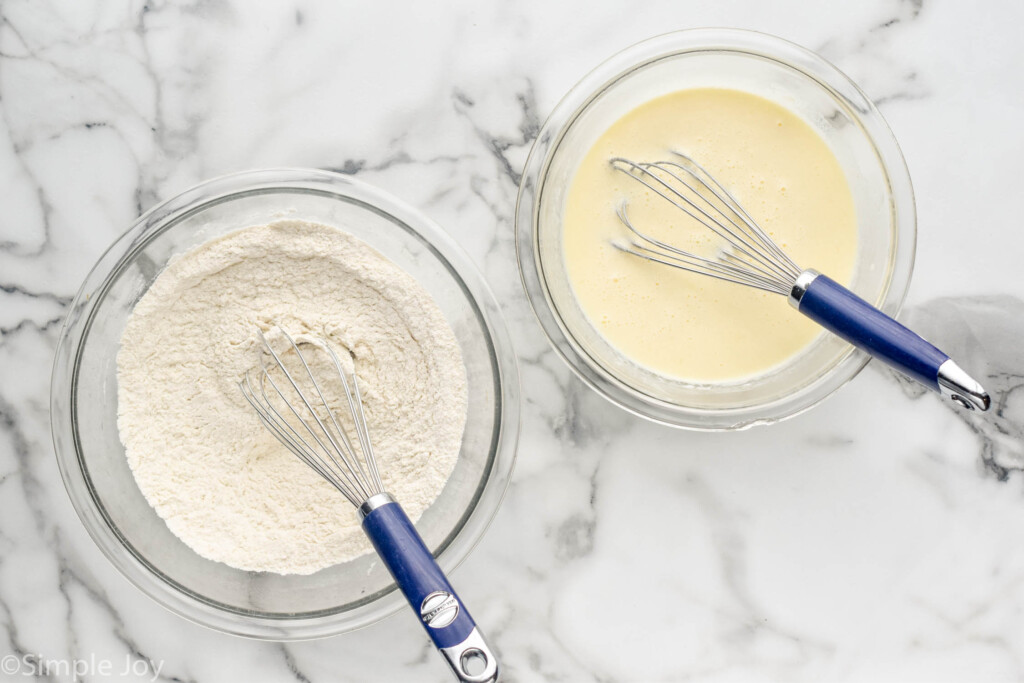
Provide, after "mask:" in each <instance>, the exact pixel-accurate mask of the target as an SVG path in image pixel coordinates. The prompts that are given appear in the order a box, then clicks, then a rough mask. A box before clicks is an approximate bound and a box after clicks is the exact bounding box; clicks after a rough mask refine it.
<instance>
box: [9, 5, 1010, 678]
mask: <svg viewBox="0 0 1024 683" xmlns="http://www.w3.org/2000/svg"><path fill="white" fill-rule="evenodd" d="M1022 19H1024V7H1022V6H1021V5H1020V4H1019V3H1014V2H1009V1H1005V2H996V3H989V4H983V5H965V4H953V3H933V2H924V3H922V2H920V0H918V1H910V2H901V1H898V0H871V1H869V2H866V3H856V4H849V3H847V4H825V3H818V4H814V3H811V4H808V3H802V2H798V1H797V0H783V1H782V2H778V3H758V2H753V1H751V0H743V1H741V2H737V3H731V4H730V3H721V4H715V5H706V4H698V3H689V2H686V3H673V2H667V1H661V0H652V2H648V3H644V4H643V5H637V4H636V3H622V2H598V3H586V2H581V1H579V0H573V1H571V2H566V3H548V4H546V5H542V4H535V3H528V2H524V3H517V4H504V3H503V4H497V3H495V4H485V3H471V2H468V0H467V1H465V2H446V3H444V4H442V5H435V4H433V3H417V4H407V5H404V6H401V7H399V8H393V7H391V6H389V5H383V4H382V5H367V4H365V3H364V4H362V5H355V4H347V3H330V2H326V1H325V0H293V1H291V2H283V3H270V2H253V3H242V2H237V1H235V0H196V1H191V2H190V1H187V0H150V1H148V2H142V1H134V2H133V1H128V0H114V1H112V2H79V1H77V0H5V1H4V2H2V3H0V178H2V179H3V183H2V188H3V189H2V190H0V192H2V196H3V208H4V210H3V211H2V212H0V664H2V658H3V657H7V656H14V657H15V658H16V660H17V661H18V662H20V664H19V666H20V667H21V668H20V669H19V670H18V671H13V670H4V673H3V676H6V678H4V679H3V680H13V681H17V680H26V676H28V675H29V674H30V673H32V672H30V671H28V666H29V665H30V664H31V662H37V663H39V662H40V661H41V660H45V661H46V662H49V663H50V664H51V666H50V673H49V675H46V672H45V671H36V672H35V673H38V674H39V675H38V676H37V678H39V679H40V680H51V681H65V680H72V678H71V677H69V676H64V675H63V674H62V671H61V670H60V668H59V667H60V665H61V663H62V662H71V661H79V660H82V661H84V660H89V658H93V659H94V660H102V661H109V662H110V663H111V666H112V668H113V671H112V673H111V674H110V675H109V676H107V677H106V678H104V676H102V675H95V673H94V675H92V676H91V677H85V678H82V680H90V681H91V680H124V681H149V680H159V681H192V682H195V683H208V682H209V683H212V682H216V683H231V682H232V681H299V682H303V683H305V682H310V683H320V682H326V681H335V680H346V681H425V680H429V681H439V682H440V681H444V680H447V679H446V675H447V674H446V672H445V670H444V668H443V665H442V664H441V663H440V661H438V660H437V658H436V656H435V655H434V654H433V653H432V652H431V649H430V647H429V646H428V644H427V643H426V642H424V639H423V638H422V634H421V633H420V631H419V626H418V625H417V624H416V623H414V621H413V620H412V619H407V618H405V617H406V616H407V615H405V614H400V615H396V616H395V617H392V618H390V619H388V620H386V621H385V622H383V623H380V624H377V625H375V626H373V627H370V628H367V629H364V630H362V631H359V632H356V633H351V634H348V635H345V636H342V637H337V638H332V639H328V640H323V641H315V642H308V643H294V644H288V645H281V644H274V643H260V642H253V641H246V640H241V639H237V638H233V637H230V636H226V635H221V634H218V633H213V632H209V631H207V630H205V629H203V628H201V627H198V626H195V625H193V624H190V623H188V622H186V621H184V620H182V619H180V618H179V617H177V616H175V615H173V614H170V613H168V612H166V611H165V610H163V609H162V608H160V607H159V606H157V605H156V604H154V603H152V602H151V601H150V600H149V599H148V598H146V597H145V596H143V595H142V594H141V593H139V592H137V591H136V590H135V589H134V588H132V587H131V586H130V585H129V584H127V583H126V582H125V581H124V580H123V579H122V578H121V577H120V576H119V575H118V574H117V573H116V572H115V570H114V569H113V568H112V567H111V566H110V565H109V564H108V563H107V562H106V560H105V559H104V558H103V556H102V555H101V553H100V551H99V550H98V549H97V548H96V547H95V546H94V545H93V543H92V541H91V540H90V538H89V537H88V535H87V534H86V532H85V530H84V529H83V527H82V525H81V524H80V522H79V521H78V519H77V517H76V516H75V513H74V511H73V510H72V508H71V505H70V503H69V501H68V500H67V496H66V494H65V491H64V489H63V486H62V484H61V482H60V477H59V474H58V472H57V467H56V463H55V462H54V458H53V453H52V447H51V444H50V435H49V426H48V414H47V413H48V384H49V371H50V365H51V362H52V355H53V349H54V346H55V343H56V338H57V335H58V332H59V326H60V323H61V321H62V319H63V315H64V313H65V312H66V310H67V309H68V307H69V305H70V301H71V298H72V297H73V295H74V293H75V291H76V289H77V287H78V285H79V283H80V282H81V280H82V279H83V278H84V276H85V274H86V273H87V272H88V270H89V268H90V267H91V266H92V264H93V263H94V262H95V261H96V259H97V258H98V257H99V255H100V254H101V253H102V251H103V250H104V249H105V248H106V246H107V245H108V244H109V243H110V242H111V241H112V240H113V239H114V238H115V237H116V236H117V235H118V234H120V233H121V232H122V231H123V230H124V229H126V228H127V227H128V226H129V225H130V224H131V223H132V222H133V221H134V219H135V218H136V217H137V216H138V215H139V214H140V213H141V212H143V211H144V210H146V209H147V208H149V207H150V206H152V205H153V204H154V203H156V202H158V201H159V200H161V199H164V198H167V197H170V196H172V195H174V194H176V193H178V192H180V191H182V190H184V189H185V188H187V187H188V186H190V185H192V184H194V183H196V182H198V181H200V180H202V179H204V178H207V177H211V176H215V175H218V174H221V173H226V172H230V171H235V170H242V169H245V168H254V167H262V166H286V165H287V166H310V167H320V168H328V169H333V170H337V171H339V172H341V173H347V174H352V175H355V176H358V177H360V178H363V179H365V180H367V181H369V182H372V183H375V184H378V185H380V186H382V187H384V188H385V189H387V190H389V191H391V192H393V193H395V194H397V195H399V196H401V197H403V198H404V199H406V200H407V201H408V202H410V203H412V204H414V205H416V206H418V207H420V208H421V209H423V210H424V211H425V212H426V213H428V214H429V215H431V216H432V217H433V218H434V219H435V220H436V221H437V222H439V223H440V224H441V225H443V226H444V227H445V228H446V229H447V230H448V231H449V232H450V233H451V234H452V235H453V236H454V237H455V238H456V239H457V240H458V241H459V242H460V243H461V244H462V245H463V246H464V248H465V249H466V250H467V251H468V252H469V253H470V254H471V256H472V257H473V258H474V260H475V261H476V263H477V264H478V265H479V266H480V269H481V270H482V272H484V273H485V275H486V278H487V279H488V281H489V284H490V285H491V287H492V288H493V289H494V291H495V293H496V295H497V296H498V298H499V299H500V300H501V301H502V302H503V303H504V304H505V306H506V315H507V318H508V323H509V327H510V328H511V329H512V332H513V336H514V343H515V345H516V348H517V351H518V355H519V359H520V364H521V374H522V380H523V399H524V422H523V436H522V439H521V446H520V457H519V461H518V464H517V470H516V474H515V477H514V479H513V483H512V486H511V489H510V491H509V493H508V495H507V498H506V501H505V503H504V506H503V508H502V510H501V512H500V513H499V515H498V517H497V519H496V520H495V522H494V525H493V527H492V529H491V530H490V532H489V533H488V535H487V536H486V537H485V539H484V541H483V542H482V543H481V545H480V547H479V548H477V549H476V550H475V551H474V553H473V554H472V555H471V556H470V558H469V560H468V561H467V562H466V563H465V564H464V565H463V566H462V567H461V568H460V569H459V570H458V571H457V572H456V573H455V575H454V577H453V580H454V581H455V582H456V583H457V585H458V586H459V589H460V592H461V593H462V595H463V597H464V598H465V599H466V601H467V603H469V604H471V605H473V608H474V616H475V617H476V618H477V620H478V621H479V622H480V623H481V624H486V625H487V631H488V633H489V635H490V637H491V638H492V639H493V641H494V644H495V645H496V647H497V648H498V649H499V651H500V653H501V656H502V658H503V661H504V664H505V668H506V671H507V674H508V676H507V680H509V681H541V680H546V681H602V682H606V683H612V682H616V683H617V682H623V683H625V682H630V681H679V680H700V681H724V680H744V681H747V680H753V681H765V680H780V681H790V680H803V681H889V680H893V681H940V680H947V681H1013V680H1021V679H1022V678H1024V635H1022V634H1024V628H1022V619H1024V617H1022V615H1024V544H1021V543H1020V542H1019V541H1020V539H1021V538H1022V536H1024V514H1022V511H1024V490H1022V482H1024V445H1022V444H1024V426H1022V425H1024V394H1022V391H1021V387H1022V386H1024V378H1022V377H1024V369H1022V368H1024V350H1022V349H1024V347H1022V344H1021V340H1022V339H1024V323H1022V322H1021V321H1022V320H1024V315H1022V314H1024V303H1022V302H1024V278H1022V277H1021V274H1020V260H1021V254H1022V253H1024V237H1022V236H1021V234H1022V233H1021V231H1020V230H1019V228H1018V226H1017V224H1016V222H1017V216H1016V213H1017V212H1016V210H1015V206H1014V205H1013V204H1012V200H1013V198H1015V197H1016V196H1017V195H1018V194H1019V192H1018V191H1017V189H1016V183H1017V180H1016V179H1017V178H1018V177H1019V175H1020V174H1019V171H1018V165H1019V159H1020V158H1021V156H1022V155H1024V136H1022V135H1021V134H1020V130H1019V124H1020V121H1021V120H1024V101H1022V99H1021V96H1020V93H1021V92H1024V75H1022V73H1021V71H1020V69H1019V68H1018V65H1019V64H1021V63H1024V45H1022V44H1021V41H1020V40H1019V35H1018V34H1019V30H1018V28H1017V27H1019V26H1020V25H1021V23H1022ZM707 25H732V26H739V27H745V28H754V29H759V30H764V31H767V32H771V33H775V34H779V35H782V36H784V37H787V38H790V39H792V40H794V41H796V42H799V43H801V44H803V45H806V46H808V47H810V48H812V49H815V50H818V51H819V52H821V53H822V54H823V55H824V56H825V57H826V58H828V59H829V60H831V61H833V62H834V63H836V64H837V65H838V66H839V67H840V68H841V69H842V70H844V71H846V72H847V73H848V74H849V75H850V76H851V77H852V78H854V79H855V80H856V81H857V82H858V83H860V84H861V85H862V87H863V88H864V90H865V91H866V92H867V93H868V95H869V96H871V97H872V98H873V99H874V100H875V101H876V102H878V103H879V104H880V106H881V108H882V111H883V113H884V114H885V115H886V117H887V119H888V120H889V122H890V124H891V125H892V126H893V129H894V132H895V133H896V137H897V138H898V139H899V140H900V142H901V144H902V146H903V149H904V152H905V154H906V156H907V160H908V164H909V166H910V170H911V175H912V177H913V178H914V181H915V187H916V191H917V198H918V208H919V213H920V215H919V226H920V239H919V248H918V260H917V265H916V272H915V277H914V283H913V286H912V288H911V292H910V297H909V301H908V307H907V309H906V311H905V314H904V316H905V319H906V320H909V321H910V322H911V323H912V324H913V325H914V326H916V327H917V328H918V329H919V330H920V331H921V332H922V333H923V334H925V336H928V337H930V338H932V339H934V340H936V341H941V344H940V345H941V346H942V347H943V348H944V349H945V350H946V351H947V352H949V353H950V354H952V355H953V356H954V357H956V358H957V359H958V360H959V361H960V362H961V364H963V365H964V366H965V367H971V368H976V369H978V371H979V374H980V375H982V376H983V377H984V379H985V381H986V383H987V386H988V388H989V389H990V391H991V392H992V394H993V398H994V400H995V404H994V409H993V410H992V412H990V413H988V414H985V415H978V414H964V413H961V412H957V411H956V410H954V409H952V408H951V407H950V406H948V405H946V404H944V403H942V402H941V401H940V400H939V399H938V398H937V397H936V396H933V395H931V394H925V393H923V392H922V391H920V390H919V389H918V388H917V387H916V386H914V385H912V384H910V383H908V382H906V381H904V380H902V379H900V378H898V377H896V376H895V375H893V374H892V373H891V372H889V371H887V370H885V369H882V368H879V367H877V366H876V365H875V364H872V365H870V366H869V367H868V369H867V370H865V371H864V372H863V373H861V375H860V376H858V377H857V378H856V379H855V380H854V381H853V382H852V383H850V384H849V385H848V386H846V387H844V388H843V389H842V390H841V391H840V392H838V393H837V394H836V395H835V396H833V397H831V398H830V399H829V400H828V401H826V402H825V403H824V404H822V405H821V406H819V407H818V408H816V409H815V410H813V411H811V412H809V413H807V414H805V415H802V416H799V417H797V418H795V419H793V420H790V421H787V422H785V423H783V424H780V425H777V426H774V427H772V428H768V429H757V430H753V431H748V432H743V433H737V434H691V433H680V432H677V431H674V430H671V429H668V428H664V427H659V426H656V425H653V424H648V423H646V422H642V421H638V420H636V419H634V418H631V417H630V416H628V415H626V414H625V413H624V412H623V411H621V410H619V409H617V408H615V407H614V406H612V405H610V404H608V403H606V402H605V401H603V400H602V399H601V398H599V397H597V396H596V395H595V394H594V393H593V392H592V391H590V390H589V389H588V388H587V387H585V386H584V385H583V384H582V383H581V382H579V381H578V380H577V379H576V378H575V377H574V376H572V375H571V374H570V373H569V371H568V370H567V369H566V368H565V367H564V365H563V364H562V363H561V362H560V361H559V359H558V358H557V357H556V356H555V354H554V352H553V351H551V349H550V347H549V346H548V344H547V343H546V341H545V340H544V339H543V338H542V335H541V332H540V329H539V327H538V326H537V325H536V323H535V322H534V320H533V318H532V314H531V313H530V311H529V308H528V306H527V304H526V302H525V299H524V297H523V295H522V292H521V288H520V284H519V278H518V273H517V271H516V266H515V260H514V245H513V237H512V217H513V213H514V204H515V197H516V191H517V184H518V181H519V178H520V172H521V168H522V167H523V164H524V162H525V159H526V155H527V154H528V151H529V147H530V144H531V143H532V141H533V139H534V137H535V136H536V135H537V132H538V129H539V126H540V123H541V121H542V120H543V118H544V117H545V116H546V114H547V112H548V111H550V109H551V108H552V107H553V106H554V104H555V103H556V102H557V100H558V98H559V97H560V96H561V95H562V94H563V93H564V92H565V91H566V90H567V89H568V88H569V87H570V86H571V85H572V84H573V83H574V82H575V81H576V80H577V79H578V78H579V77H581V76H582V75H583V74H584V73H585V72H586V71H587V70H588V69H590V68H591V67H593V66H594V65H596V64H597V63H598V62H600V61H601V60H603V59H604V58H606V57H607V56H608V55H610V54H611V53H612V52H614V51H615V50H618V49H620V48H623V47H625V46H627V45H629V44H631V43H633V42H636V41H638V40H640V39H643V38H646V37H648V36H651V35H655V34H657V33H661V32H664V31H666V30H670V29H676V28H685V27H689V26H707ZM638 501H643V505H642V506H640V505H638V504H637V503H638ZM125 670H127V673H126V675H124V676H121V675H120V673H121V672H122V671H125Z"/></svg>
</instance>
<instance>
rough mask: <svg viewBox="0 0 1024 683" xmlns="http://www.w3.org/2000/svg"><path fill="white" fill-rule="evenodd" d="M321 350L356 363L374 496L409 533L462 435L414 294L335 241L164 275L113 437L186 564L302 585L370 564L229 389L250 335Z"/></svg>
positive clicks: (375, 261) (122, 380)
mask: <svg viewBox="0 0 1024 683" xmlns="http://www.w3.org/2000/svg"><path fill="white" fill-rule="evenodd" d="M273 324H279V325H280V326H281V327H283V328H285V329H287V330H289V331H290V332H292V333H295V334H299V335H301V334H310V335H317V336H320V337H324V338H326V339H327V341H328V342H329V343H330V344H331V345H333V346H335V347H336V348H339V349H347V350H348V351H349V352H351V354H352V357H353V359H354V367H355V371H356V375H357V377H358V380H359V383H360V389H361V390H362V393H363V401H364V406H365V411H366V416H367V422H368V426H369V430H370V433H371V437H372V439H373V446H374V453H375V455H376V457H377V461H378V463H379V467H380V473H381V478H382V480H383V483H384V487H385V490H387V491H389V492H390V493H392V494H393V495H394V496H395V498H396V499H397V500H398V501H399V502H401V504H402V506H403V507H404V508H405V510H406V512H407V513H408V515H409V517H410V518H411V519H413V520H416V519H418V518H419V517H420V516H421V515H422V513H423V511H424V510H425V509H426V508H427V507H428V506H429V505H430V504H431V503H432V502H433V501H434V500H435V499H436V498H437V496H438V494H439V493H440V492H441V489H442V488H444V484H445V482H446V481H447V479H448V477H449V476H450V475H451V472H452V470H453V469H454V466H455V462H456V460H457V458H458V454H459V447H460V445H461V441H462V432H463V428H464V426H465V421H466V371H465V367H464V366H463V364H462V355H461V351H460V348H459V344H458V341H457V340H456V338H455V335H454V333H453V332H452V329H451V327H450V326H449V325H448V322H447V321H446V320H445V318H444V315H443V313H442V312H441V310H440V309H439V308H438V306H437V304H436V303H435V302H434V301H433V299H432V298H431V297H430V295H429V294H428V293H427V291H426V290H425V289H424V288H423V287H422V286H421V285H420V284H419V283H418V282H416V280H415V279H414V278H413V277H412V276H411V275H409V274H408V273H406V272H405V271H403V270H401V269H400V268H399V267H398V266H396V265H395V264H393V263H391V262H390V261H388V260H387V259H385V258H384V257H383V256H382V255H381V254H380V253H378V252H377V251H376V250H374V249H373V248H372V247H370V246H369V245H367V244H366V243H365V242H363V241H361V240H359V239H357V238H355V237H353V236H352V235H350V234H348V233H346V232H343V231H341V230H339V229H337V228H333V227H330V226H326V225H319V224H315V223H308V222H304V221H280V222H276V223H272V224H270V225H265V226H254V227H248V228H244V229H241V230H238V231H235V232H232V233H229V234H227V235H224V236H222V237H219V238H216V239H214V240H211V241H209V242H207V243H205V244H202V245H200V246H198V247H196V248H194V249H192V250H191V251H189V252H187V253H185V254H183V255H181V256H179V257H177V258H176V259H175V260H173V261H172V262H171V263H170V264H169V265H168V266H167V268H166V269H165V270H164V272H163V273H161V274H160V276H159V277H157V279H156V280H155V281H154V282H153V284H152V286H151V287H150V288H149V290H148V291H147V292H146V293H145V295H144V296H143V297H142V298H141V300H140V301H139V303H138V304H137V305H136V307H135V309H134V311H133V312H132V315H131V317H130V318H129V320H128V323H127V325H126V327H125V331H124V334H123V335H122V337H121V348H120V351H119V353H118V357H117V365H118V429H119V431H120V436H121V441H122V443H123V444H124V446H125V451H126V454H127V458H128V464H129V465H130V467H131V469H132V472H133V474H134V476H135V480H136V482H137V483H138V485H139V488H140V489H141V491H142V493H143V495H144V496H145V497H146V500H147V501H149V503H150V505H152V506H153V508H154V509H155V510H156V512H157V513H158V514H159V515H160V517H162V518H163V519H164V520H165V521H166V523H167V526H168V527H169V528H170V530H171V531H172V532H173V533H174V534H175V535H177V536H178V537H179V538H180V539H181V540H182V541H184V542H185V543H186V544H187V545H188V546H190V547H191V548H192V549H193V550H195V551H196V552H197V553H198V554H199V555H201V556H203V557H206V558H208V559H210V560H215V561H218V562H223V563H225V564H228V565H230V566H233V567H237V568H239V569H245V570H251V571H269V572H277V573H281V574H309V573H312V572H315V571H317V570H319V569H323V568H325V567H328V566H331V565H333V564H337V563H339V562H345V561H347V560H351V559H354V558H355V557H358V556H359V555H362V554H364V553H366V552H369V551H370V550H371V546H370V544H369V542H368V541H367V539H366V538H365V535H364V534H363V532H362V529H361V528H360V522H359V519H358V515H357V513H356V511H355V509H354V508H353V507H352V505H351V504H350V503H349V502H348V501H347V500H346V499H345V498H344V497H343V496H342V495H341V494H340V493H339V492H338V491H337V490H335V489H334V488H333V487H332V486H330V485H329V484H328V483H327V482H325V481H324V480H322V479H321V478H320V477H319V476H318V475H317V474H316V473H315V472H313V471H312V470H311V469H310V468H309V467H307V466H306V465H305V464H304V463H302V462H301V461H300V460H299V459H298V458H296V457H295V456H294V455H293V454H291V453H290V452H289V451H288V450H286V449H285V448H284V447H283V446H282V445H281V444H279V443H278V442H277V441H276V440H275V439H274V437H273V436H272V435H271V434H270V433H269V432H268V431H267V430H266V429H264V428H263V426H262V425H261V424H260V422H259V419H258V417H257V416H256V414H255V412H254V411H253V410H252V408H251V407H250V406H249V405H248V404H247V403H246V401H245V399H244V398H243V396H242V394H241V392H240V391H239V388H238V384H237V383H238V381H239V380H240V379H241V378H242V377H243V376H244V374H245V372H246V371H247V370H250V369H252V368H253V367H254V365H255V364H256V358H257V356H256V349H257V344H258V342H257V340H256V334H255V330H256V328H257V327H260V328H261V329H264V330H268V329H270V327H271V326H272V325H273Z"/></svg>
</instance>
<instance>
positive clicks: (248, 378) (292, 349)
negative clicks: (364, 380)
mask: <svg viewBox="0 0 1024 683" xmlns="http://www.w3.org/2000/svg"><path fill="white" fill-rule="evenodd" d="M279 331H280V333H281V336H282V337H283V338H284V339H286V340H287V342H288V344H287V346H286V348H285V350H284V351H283V352H279V351H275V350H274V347H273V346H271V344H270V342H269V341H267V338H266V337H265V336H264V334H263V332H262V331H259V330H258V331H257V335H258V336H259V339H260V342H261V343H262V345H263V349H262V351H263V352H262V353H261V354H260V364H261V366H260V369H259V370H257V371H254V372H247V373H246V374H245V378H244V379H243V380H242V381H241V382H239V386H240V388H241V389H242V394H243V395H244V396H245V398H246V400H247V401H248V402H249V404H250V405H251V406H252V407H253V408H254V409H255V410H256V413H257V415H259V418H260V420H261V421H262V422H263V425H264V426H265V427H266V428H267V429H269V430H270V432H271V433H272V434H273V435H274V436H275V437H277V439H278V441H280V442H281V443H282V444H284V446H285V447H286V448H288V450H290V451H291V452H292V453H294V454H295V455H296V456H298V458H299V459H300V460H302V461H303V462H304V463H306V464H307V465H309V466H310V467H311V468H313V470H314V471H316V473H317V474H319V475H320V476H321V477H323V478H324V479H326V480H327V481H328V482H329V483H330V484H331V485H332V486H334V488H336V489H338V491H340V492H341V493H342V495H344V496H345V498H347V499H348V500H349V502H350V503H352V504H353V505H354V506H356V507H357V508H358V507H359V506H360V505H362V504H363V503H364V502H365V501H367V500H369V499H370V497H372V496H374V495H377V494H380V493H383V492H384V486H383V485H382V484H381V480H380V473H379V472H378V471H377V462H376V460H375V458H374V455H373V446H372V444H371V443H370V433H369V430H367V428H366V416H365V415H364V413H363V401H362V396H361V395H360V393H359V383H358V381H357V380H356V377H355V374H352V375H351V376H347V373H346V372H345V369H344V368H343V367H342V364H341V360H340V359H339V358H338V355H337V354H336V353H335V352H334V349H332V348H331V347H330V346H329V345H328V344H327V342H326V341H325V340H323V339H320V338H317V337H305V336H303V337H301V338H300V340H301V344H302V346H305V347H307V351H313V352H314V353H321V354H324V356H325V358H326V360H327V361H329V362H328V363H327V365H328V366H329V367H330V368H331V369H332V370H333V371H334V372H336V373H337V377H338V379H339V380H340V384H341V387H342V390H343V392H342V393H344V396H345V402H346V403H347V405H348V410H349V416H350V418H351V421H352V430H353V431H354V432H355V434H356V443H353V441H352V439H350V437H349V434H348V432H347V431H346V429H345V428H344V427H343V426H342V421H340V420H339V419H338V416H337V415H336V414H335V412H334V410H333V409H332V408H331V406H330V405H329V404H328V402H327V398H326V394H325V390H324V381H323V379H321V380H318V379H317V377H316V374H315V373H314V372H313V370H312V369H311V368H310V363H309V362H308V361H307V358H306V357H305V356H304V355H303V351H302V349H301V348H300V345H299V343H296V341H295V339H293V338H292V337H291V335H289V334H288V333H287V332H285V331H284V330H279ZM289 356H293V358H292V359H289V360H294V361H295V362H289V363H288V364H286V362H285V359H286V358H288V357H289ZM289 365H290V366H291V369H289V367H288V366H289ZM254 375H255V377H254Z"/></svg>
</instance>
